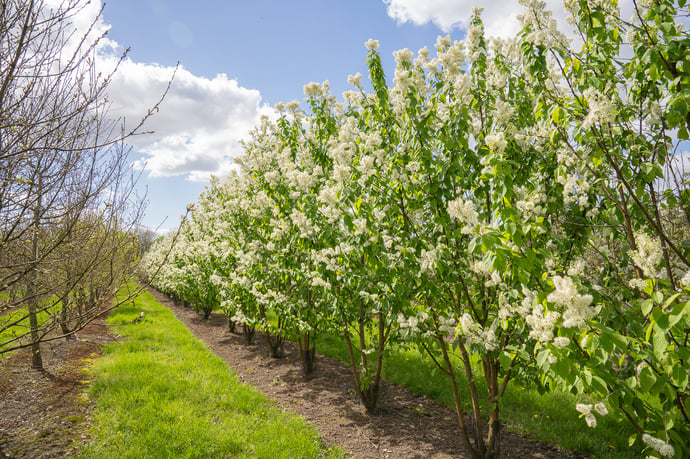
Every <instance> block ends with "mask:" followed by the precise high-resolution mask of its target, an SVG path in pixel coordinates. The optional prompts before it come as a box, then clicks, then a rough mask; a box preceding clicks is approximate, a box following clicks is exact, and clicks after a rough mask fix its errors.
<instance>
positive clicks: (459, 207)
mask: <svg viewBox="0 0 690 459" xmlns="http://www.w3.org/2000/svg"><path fill="white" fill-rule="evenodd" d="M448 215H450V216H451V218H454V219H456V220H459V221H461V222H462V223H464V224H465V225H466V226H465V227H464V228H463V229H462V232H463V233H464V234H471V233H472V232H473V231H474V229H475V228H476V227H477V225H479V219H478V214H477V210H476V209H475V208H474V203H473V202H472V201H470V200H469V199H468V200H464V199H462V197H459V198H457V199H455V200H453V201H450V202H448Z"/></svg>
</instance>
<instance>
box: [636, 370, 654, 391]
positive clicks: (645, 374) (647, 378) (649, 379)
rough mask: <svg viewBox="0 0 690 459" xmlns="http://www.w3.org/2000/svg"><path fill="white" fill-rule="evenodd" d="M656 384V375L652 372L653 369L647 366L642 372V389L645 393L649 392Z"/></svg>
mask: <svg viewBox="0 0 690 459" xmlns="http://www.w3.org/2000/svg"><path fill="white" fill-rule="evenodd" d="M655 382H656V375H655V374H654V372H652V370H651V368H649V367H647V366H645V367H642V369H641V370H640V389H642V391H643V392H649V390H650V389H651V388H652V386H653V385H654V383H655Z"/></svg>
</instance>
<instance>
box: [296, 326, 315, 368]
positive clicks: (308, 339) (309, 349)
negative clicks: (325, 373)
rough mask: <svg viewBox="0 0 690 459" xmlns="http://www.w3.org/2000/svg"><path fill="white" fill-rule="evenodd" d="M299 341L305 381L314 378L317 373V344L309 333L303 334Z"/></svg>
mask: <svg viewBox="0 0 690 459" xmlns="http://www.w3.org/2000/svg"><path fill="white" fill-rule="evenodd" d="M298 341H299V356H300V359H301V360H302V375H303V376H304V378H305V379H310V378H312V377H314V373H315V372H316V343H315V342H314V341H315V340H314V338H313V337H312V336H311V334H310V333H309V332H306V333H302V336H300V339H299V340H298Z"/></svg>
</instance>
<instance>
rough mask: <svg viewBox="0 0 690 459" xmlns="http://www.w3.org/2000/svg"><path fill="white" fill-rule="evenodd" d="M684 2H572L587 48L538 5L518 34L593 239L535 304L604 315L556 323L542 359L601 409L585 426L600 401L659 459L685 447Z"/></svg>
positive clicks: (584, 407) (689, 421) (541, 112)
mask: <svg viewBox="0 0 690 459" xmlns="http://www.w3.org/2000/svg"><path fill="white" fill-rule="evenodd" d="M684 5H685V2H684V1H680V2H672V1H659V2H639V3H638V2H633V6H634V15H633V18H632V19H631V20H629V21H625V20H623V19H622V18H621V17H620V12H619V10H618V8H617V5H616V3H615V2H598V3H596V4H590V3H587V2H572V3H571V4H570V6H569V7H570V13H571V14H572V20H573V22H574V24H575V25H576V27H577V30H578V31H579V33H580V36H581V38H582V41H583V42H584V45H583V46H582V49H581V51H574V50H571V49H569V48H568V47H566V44H565V42H564V40H563V39H562V37H555V36H554V34H553V33H552V30H553V29H551V30H549V27H548V22H547V21H545V20H544V18H545V15H544V12H543V11H542V10H541V7H540V5H538V4H537V3H530V4H529V5H528V10H527V15H528V17H529V21H528V24H527V27H526V28H525V30H524V31H523V51H524V52H525V58H526V59H527V60H528V61H529V62H530V66H531V67H530V71H531V72H532V73H533V74H534V83H535V86H536V87H537V88H540V89H539V91H540V93H541V96H540V100H539V109H538V112H537V113H538V116H539V117H540V118H541V120H542V123H544V125H545V129H548V132H549V134H550V136H551V147H552V148H553V149H555V150H556V151H557V152H558V162H559V167H558V171H557V175H556V179H557V180H558V181H559V183H561V184H562V185H563V192H564V194H567V195H568V196H567V198H568V199H569V200H577V205H578V206H579V207H580V208H581V209H582V212H583V213H584V215H585V216H586V217H587V218H586V220H585V221H579V222H578V221H573V222H572V224H575V225H577V226H578V228H579V231H580V232H582V233H584V234H585V235H586V236H587V244H586V245H585V246H582V247H581V248H579V249H578V250H577V251H576V252H574V255H576V256H577V257H578V260H579V261H576V263H580V264H581V265H582V266H584V265H585V264H586V265H588V269H587V271H585V270H583V269H581V268H580V269H575V267H571V268H570V270H571V271H569V273H570V272H572V275H571V276H568V277H565V276H564V274H565V273H563V271H565V269H567V268H568V267H567V266H565V265H563V266H560V267H559V266H556V267H555V273H556V272H559V273H562V274H561V276H563V277H556V276H554V280H556V279H558V284H557V287H558V288H557V289H556V291H555V292H553V293H551V294H549V295H548V296H547V297H546V298H541V300H542V301H541V303H540V307H543V308H544V309H545V310H547V311H554V307H555V306H557V305H559V304H563V303H564V302H566V301H572V300H576V301H586V302H587V303H590V304H596V305H597V306H596V309H597V310H598V313H597V315H596V316H594V317H587V318H586V320H587V327H586V328H585V329H584V330H578V331H577V332H575V333H573V331H572V330H567V328H564V327H563V326H562V324H561V326H560V327H559V326H558V325H559V324H554V325H557V327H556V329H557V330H559V333H562V334H563V335H564V336H568V337H569V338H570V340H569V341H568V343H567V344H566V345H565V346H563V347H561V348H560V349H554V348H552V347H545V348H544V349H543V350H542V351H540V356H541V358H540V359H539V358H538V360H540V361H541V362H542V365H541V369H542V370H543V371H547V372H550V374H552V375H553V376H554V377H555V378H556V379H557V380H560V381H562V382H564V383H565V384H566V385H567V386H568V387H569V388H572V389H573V390H576V391H577V392H581V393H587V394H589V395H590V397H595V398H598V399H600V400H605V401H606V405H604V404H603V403H599V404H596V405H592V404H585V403H583V404H580V405H578V410H579V411H580V412H581V413H582V415H583V417H584V418H585V420H586V421H587V423H588V424H589V425H592V426H593V425H596V414H598V415H606V414H607V413H608V411H609V410H608V409H607V408H606V406H608V407H609V408H612V409H613V411H614V412H615V413H616V414H617V415H620V416H622V417H625V418H627V419H628V420H629V421H630V422H631V423H632V424H633V425H634V426H635V428H636V430H637V434H636V435H634V436H633V437H631V439H630V442H631V443H632V442H634V441H635V440H636V437H637V438H641V439H642V440H643V442H644V444H646V445H647V446H648V447H650V448H651V449H652V450H655V451H656V452H658V453H659V454H661V455H662V456H664V457H671V456H673V455H674V447H673V446H671V445H675V446H676V447H678V448H680V449H681V450H687V448H688V446H690V445H689V444H688V443H687V438H688V432H689V429H690V417H689V416H688V407H687V396H688V380H689V378H690V375H689V374H688V365H687V358H688V357H690V351H689V349H688V329H689V327H688V326H689V325H690V322H689V321H688V319H689V318H690V315H689V314H688V306H689V305H690V303H689V302H688V301H689V296H688V293H690V292H689V290H688V281H690V274H688V273H690V270H689V268H690V250H689V249H690V246H689V245H688V234H689V233H688V231H687V230H688V228H690V225H689V220H688V215H687V209H688V208H690V190H689V189H688V181H687V176H686V177H685V178H684V177H683V176H682V168H681V167H679V165H680V164H682V163H681V162H680V161H682V159H683V158H682V154H681V155H679V154H677V153H676V152H677V151H678V148H679V141H681V140H684V139H687V138H688V133H687V132H688V129H690V116H689V115H688V108H689V105H688V100H689V99H688V94H689V93H688V84H689V83H690V80H689V79H688V75H689V74H690V66H689V65H688V63H687V62H688V61H687V56H688V54H687V50H688V44H689V42H690V37H688V35H687V32H684V31H683V29H682V26H681V25H680V23H679V17H680V16H681V15H682V14H683V13H682V11H681V10H682V8H683V7H684ZM545 25H547V26H546V27H545ZM624 56H625V59H624V58H623V57H624ZM576 286H577V287H576ZM573 287H576V288H577V290H587V291H588V293H586V294H580V293H576V290H575V289H573ZM547 314H548V313H547ZM564 344H565V342H564Z"/></svg>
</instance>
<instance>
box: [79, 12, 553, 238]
mask: <svg viewBox="0 0 690 459" xmlns="http://www.w3.org/2000/svg"><path fill="white" fill-rule="evenodd" d="M549 3H550V6H551V7H554V8H558V1H557V0H549ZM92 4H93V5H92V6H90V7H88V8H87V9H86V10H85V13H84V14H87V13H90V14H95V12H97V10H98V7H99V6H100V5H101V1H100V0H98V1H94V2H92ZM475 4H476V5H478V6H482V7H484V9H485V11H484V14H483V19H484V22H485V25H486V28H487V34H488V35H502V36H512V35H514V34H515V33H516V32H517V31H518V30H519V25H518V21H517V20H516V15H517V14H519V13H520V11H521V9H522V8H521V7H520V6H519V4H518V2H517V0H510V1H491V0H348V1H334V0H294V1H285V0H252V1H243V2H238V1H212V0H197V1H195V2H190V1H188V0H113V1H111V2H108V3H107V4H106V6H105V8H104V10H103V16H102V17H101V20H100V22H99V24H98V30H108V35H107V39H108V41H107V45H108V46H107V47H104V49H102V50H101V53H102V54H103V56H104V58H108V57H109V56H110V57H112V56H113V55H115V54H117V53H118V52H121V51H123V50H124V49H125V48H127V47H130V48H131V51H130V53H129V54H128V58H127V61H126V62H124V63H123V64H122V65H121V67H120V69H119V71H118V72H117V75H116V77H115V78H114V79H113V81H112V83H111V85H110V88H109V98H110V99H111V100H112V109H111V113H112V114H113V115H114V116H116V117H122V118H123V119H125V121H126V122H127V123H128V124H129V125H131V124H133V123H134V122H136V121H137V120H139V119H140V118H141V116H142V115H143V114H144V113H146V110H147V109H148V108H149V107H151V106H152V105H153V104H154V103H155V101H156V100H157V98H158V97H159V96H160V94H161V93H162V92H163V90H164V89H165V87H166V84H167V81H168V80H169V78H170V75H171V74H172V69H173V67H174V66H175V64H176V63H177V62H179V63H180V64H181V66H182V67H181V69H180V70H179V71H178V73H177V76H176V78H175V80H174V82H173V85H172V87H171V90H170V92H169V93H168V96H167V98H166V99H165V101H164V102H163V104H162V105H161V107H160V112H159V113H157V114H156V115H155V116H154V117H153V118H152V119H150V121H149V122H148V123H147V125H146V129H148V130H152V131H154V134H151V135H142V136H138V137H136V138H134V139H131V144H132V148H133V150H132V159H133V161H134V162H135V165H136V166H137V167H139V168H141V169H143V173H142V176H141V179H140V186H141V187H142V189H144V188H146V189H147V194H148V200H149V204H148V207H147V212H146V217H145V218H144V220H143V224H144V225H145V226H147V227H149V228H152V229H155V228H159V229H162V230H165V229H170V228H174V227H175V226H176V225H177V223H178V221H179V217H180V215H181V214H183V213H184V210H185V207H186V205H187V203H191V202H195V201H196V199H197V196H198V194H199V193H200V192H201V191H202V190H203V188H204V186H205V185H206V183H207V180H208V177H209V176H210V174H216V175H221V176H222V175H223V174H224V173H227V171H228V170H229V169H230V168H232V159H231V158H232V157H233V156H236V155H238V154H240V153H241V147H240V145H239V141H240V140H241V139H243V138H246V137H247V132H248V131H249V129H251V128H252V127H253V126H254V125H255V124H256V123H257V121H258V119H259V117H260V116H261V115H262V114H267V113H271V112H272V111H273V109H272V107H273V106H274V104H275V103H276V102H289V101H291V100H295V99H297V100H303V97H304V96H303V93H302V88H303V86H304V85H305V84H307V83H309V82H311V81H316V82H323V81H324V80H328V81H329V82H330V85H331V90H332V92H333V93H334V94H335V95H336V96H338V97H339V98H340V94H342V92H343V91H345V90H348V89H352V88H350V87H349V85H348V83H347V77H348V75H351V74H355V73H356V72H361V73H362V74H364V75H366V62H365V59H366V48H365V46H364V42H365V41H367V40H368V39H369V38H374V39H377V40H379V41H380V44H381V48H380V52H381V55H382V57H383V59H384V64H385V66H386V68H387V72H388V74H392V73H393V70H394V65H393V57H392V52H393V51H395V50H398V49H402V48H409V49H410V50H412V51H413V52H415V53H416V52H417V51H418V50H419V49H420V48H422V47H424V46H428V47H429V48H430V49H432V50H433V48H434V43H435V41H436V38H437V37H438V36H439V35H446V34H448V33H450V35H451V36H452V37H453V39H462V38H464V35H465V26H466V24H467V21H468V20H469V16H470V14H471V11H472V7H473V6H475ZM556 15H557V16H558V14H556ZM106 60H107V59H106Z"/></svg>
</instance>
